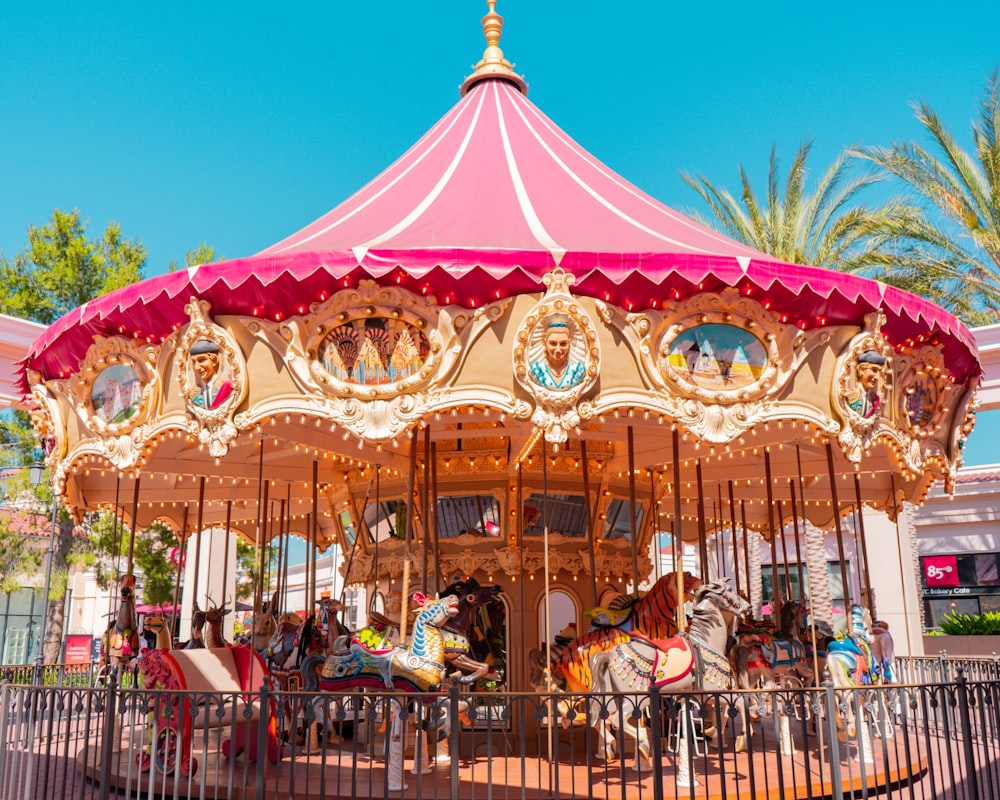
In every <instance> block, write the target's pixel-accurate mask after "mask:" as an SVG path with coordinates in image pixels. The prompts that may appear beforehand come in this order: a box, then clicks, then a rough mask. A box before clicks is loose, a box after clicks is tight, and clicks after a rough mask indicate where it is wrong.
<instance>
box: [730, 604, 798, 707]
mask: <svg viewBox="0 0 1000 800" xmlns="http://www.w3.org/2000/svg"><path fill="white" fill-rule="evenodd" d="M804 617H805V609H804V606H803V605H802V604H801V603H798V602H796V601H794V600H790V601H788V602H786V603H782V605H781V612H780V617H779V622H778V629H777V630H776V631H770V630H767V629H766V628H757V627H754V628H747V629H742V630H739V631H737V633H736V643H735V644H734V645H733V647H732V648H731V649H730V661H731V662H732V664H733V669H734V670H735V672H736V679H737V684H738V686H739V687H740V688H741V689H757V688H765V689H773V688H774V687H775V686H781V687H782V688H796V687H802V686H806V685H809V684H810V683H812V681H813V678H814V677H815V676H814V675H813V668H812V665H811V664H810V662H809V658H808V653H807V652H806V646H805V644H803V642H802V639H801V636H800V631H801V629H802V626H803V619H804Z"/></svg>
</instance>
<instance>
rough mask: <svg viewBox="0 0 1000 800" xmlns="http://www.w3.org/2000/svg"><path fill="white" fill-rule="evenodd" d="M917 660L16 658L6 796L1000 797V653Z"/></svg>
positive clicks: (1, 762)
mask: <svg viewBox="0 0 1000 800" xmlns="http://www.w3.org/2000/svg"><path fill="white" fill-rule="evenodd" d="M901 661H902V663H901V664H900V667H901V673H902V674H903V675H904V676H906V677H907V678H908V679H909V678H912V677H914V676H918V675H919V676H922V677H924V678H925V679H926V680H924V681H923V682H921V683H917V682H912V681H910V680H907V682H906V683H900V684H896V685H889V686H880V687H866V688H860V689H850V690H835V689H834V687H832V686H828V685H827V686H822V687H819V688H809V689H785V690H781V691H775V692H709V693H693V694H690V695H684V696H671V695H668V694H666V693H661V692H659V691H657V690H655V689H653V690H651V691H650V692H646V693H641V694H606V695H605V694H602V695H567V694H554V695H542V694H537V693H531V694H528V693H507V694H504V695H476V694H467V693H465V692H462V691H459V689H458V688H457V687H453V688H451V689H450V690H449V691H447V692H444V693H441V694H437V695H431V696H428V695H409V696H408V695H404V694H396V693H386V692H372V691H365V692H358V693H352V694H348V695H329V694H319V695H315V694H312V695H311V694H304V693H300V692H272V691H270V690H268V689H266V688H265V689H261V690H260V691H258V692H249V693H205V692H166V691H145V690H142V689H141V688H136V687H135V685H134V682H131V683H130V682H129V681H128V680H125V681H121V680H117V681H116V680H107V681H103V682H101V681H100V680H99V678H100V676H99V675H98V674H97V673H96V672H95V671H94V670H83V669H80V670H70V669H67V668H58V667H46V668H44V669H42V668H34V669H28V670H26V671H19V670H16V669H15V668H0V674H2V675H3V676H4V678H5V680H4V683H3V685H2V686H0V799H2V800H7V799H8V798H9V799H10V800H14V799H15V798H17V799H18V800H41V798H56V797H58V798H102V799H103V798H107V797H111V796H112V795H114V796H119V795H123V794H125V795H135V796H138V797H143V798H175V797H198V798H210V797H219V798H222V797H225V798H231V799H232V800H238V799H239V798H249V797H254V798H262V799H266V798H274V799H275V800H277V799H278V798H331V797H352V798H383V799H384V800H388V798H390V797H391V798H396V797H407V798H417V799H418V800H420V799H421V798H449V799H453V800H458V799H459V798H463V799H465V798H469V799H471V800H476V799H477V798H483V799H484V800H487V799H489V800H492V799H493V798H524V799H525V800H527V798H542V797H545V798H570V797H573V798H577V797H579V798H602V799H603V800H611V799H612V798H615V799H618V798H621V800H625V798H640V799H641V798H649V799H650V800H665V798H695V797H698V798H702V797H719V798H727V800H732V798H737V797H754V798H756V797H769V798H819V797H858V798H867V797H869V796H873V795H875V794H880V795H883V796H886V797H890V798H901V799H902V798H905V799H906V800H917V799H918V798H940V797H945V798H963V800H964V799H965V798H968V800H979V799H980V798H983V799H984V800H985V798H992V797H1000V680H998V678H997V672H996V664H995V662H994V661H992V660H990V659H984V660H981V659H975V660H971V659H969V660H952V659H904V660H901ZM123 684H124V685H123Z"/></svg>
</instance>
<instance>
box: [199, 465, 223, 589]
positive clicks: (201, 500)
mask: <svg viewBox="0 0 1000 800" xmlns="http://www.w3.org/2000/svg"><path fill="white" fill-rule="evenodd" d="M204 524H205V476H204V475H202V476H201V478H200V479H199V481H198V522H197V526H198V527H197V530H195V532H194V574H193V575H192V580H191V582H192V583H193V584H194V585H193V586H192V587H191V591H192V592H193V593H194V594H193V596H194V597H197V596H198V578H199V575H200V572H201V533H202V530H201V529H202V527H204ZM206 594H207V592H206ZM224 603H225V598H223V603H220V607H221V606H222V605H223V604H224Z"/></svg>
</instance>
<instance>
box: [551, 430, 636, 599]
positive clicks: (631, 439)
mask: <svg viewBox="0 0 1000 800" xmlns="http://www.w3.org/2000/svg"><path fill="white" fill-rule="evenodd" d="M650 499H652V498H650ZM628 505H629V511H628V517H629V519H628V526H629V535H630V536H631V537H632V594H634V595H635V596H637V597H638V595H639V541H638V539H639V535H638V534H639V532H638V531H637V530H636V527H635V434H634V432H633V430H632V426H631V425H629V426H628ZM548 549H549V545H548V543H547V542H546V544H545V552H546V558H548ZM592 549H593V548H592Z"/></svg>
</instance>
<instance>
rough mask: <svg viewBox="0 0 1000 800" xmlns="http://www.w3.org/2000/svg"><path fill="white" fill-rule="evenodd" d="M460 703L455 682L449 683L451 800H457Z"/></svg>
mask: <svg viewBox="0 0 1000 800" xmlns="http://www.w3.org/2000/svg"><path fill="white" fill-rule="evenodd" d="M460 702H461V695H459V692H458V684H457V683H455V681H452V682H451V686H449V687H448V706H449V708H448V722H449V724H450V727H449V729H448V753H449V755H450V756H451V769H450V770H449V771H450V773H451V780H450V781H449V783H450V784H451V786H450V787H449V790H450V791H449V794H450V796H451V800H458V756H459V752H458V748H459V746H460V744H461V741H462V739H461V734H462V720H460V719H459V718H458V715H459V703H460Z"/></svg>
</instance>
